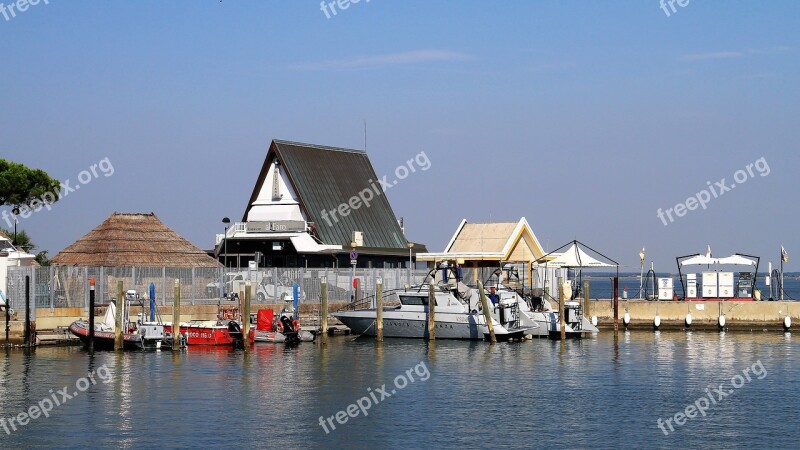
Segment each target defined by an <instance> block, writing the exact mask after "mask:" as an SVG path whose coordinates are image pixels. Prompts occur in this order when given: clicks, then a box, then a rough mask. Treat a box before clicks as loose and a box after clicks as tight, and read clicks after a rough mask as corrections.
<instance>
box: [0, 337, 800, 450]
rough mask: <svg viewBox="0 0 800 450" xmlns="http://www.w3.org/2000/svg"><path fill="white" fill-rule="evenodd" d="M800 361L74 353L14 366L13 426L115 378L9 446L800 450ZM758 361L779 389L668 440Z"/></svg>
mask: <svg viewBox="0 0 800 450" xmlns="http://www.w3.org/2000/svg"><path fill="white" fill-rule="evenodd" d="M796 345H797V343H796V342H794V341H793V340H792V337H791V333H761V332H758V333H737V332H725V333H709V332H698V331H694V332H691V331H690V332H683V331H657V332H649V331H641V332H637V331H632V332H625V333H624V335H622V336H620V335H619V333H617V334H615V333H613V331H610V332H601V333H599V334H596V335H591V336H587V337H586V339H583V340H567V341H563V342H555V341H550V340H546V339H542V340H533V341H525V342H515V343H499V344H497V345H493V346H492V345H488V344H487V343H484V342H454V341H445V340H440V341H434V342H430V343H428V342H425V341H421V340H397V339H388V340H386V341H385V342H384V343H383V344H376V343H375V341H374V340H371V339H358V340H351V339H349V338H340V337H332V338H330V340H329V343H328V345H325V346H323V345H320V344H307V343H303V344H301V345H299V346H297V347H295V348H287V347H286V346H285V345H273V344H263V345H262V344H259V345H256V346H255V347H253V348H252V351H251V352H248V353H249V354H245V353H244V352H241V351H238V352H237V351H231V350H230V349H227V348H219V349H213V348H190V349H188V351H186V352H158V353H124V354H123V353H107V352H98V353H96V354H95V356H94V357H91V356H89V355H88V354H87V353H85V352H81V351H77V350H75V349H64V348H41V349H39V350H38V351H37V353H36V354H29V355H25V354H24V352H22V351H12V352H7V353H5V354H3V356H2V357H3V359H4V361H2V362H0V396H1V397H0V398H2V399H3V402H2V403H1V404H0V413H2V414H0V417H10V416H11V415H12V414H16V413H18V412H19V411H22V410H23V409H22V408H25V407H27V406H28V405H30V404H31V403H32V402H34V401H35V400H38V399H41V398H42V397H44V396H45V395H47V391H48V389H58V388H61V387H62V386H65V385H70V384H71V385H72V386H74V383H75V380H77V379H78V378H79V377H83V376H86V374H87V373H88V372H91V371H95V372H96V371H97V369H98V368H99V367H101V366H103V365H107V366H108V367H109V368H111V369H112V373H113V374H114V378H113V380H112V382H111V383H109V384H103V383H101V382H98V384H97V385H95V386H92V387H91V388H90V389H89V390H88V391H87V392H86V393H85V394H81V396H79V397H78V398H76V399H75V400H73V401H71V402H70V403H69V404H66V405H64V406H63V407H61V408H60V409H59V410H58V411H56V412H54V413H53V415H52V416H51V417H50V418H49V419H45V420H38V421H36V422H32V423H31V424H30V425H28V426H27V427H25V428H23V429H21V430H20V431H19V432H18V433H17V434H14V435H13V436H9V437H8V439H9V440H5V441H3V442H2V443H0V445H2V447H3V448H17V447H23V446H28V447H30V446H31V443H37V444H36V445H39V444H38V443H41V446H42V447H48V448H52V447H74V446H81V445H82V444H83V446H89V447H103V448H109V447H131V448H132V447H141V448H172V447H185V446H188V445H200V446H205V447H209V448H219V447H225V446H230V445H231V443H234V442H235V443H236V445H242V446H248V447H255V448H260V447H263V446H269V445H271V444H273V443H274V444H275V445H280V446H283V447H286V448H308V447H350V448H375V447H380V448H383V447H387V448H429V447H441V448H453V447H472V446H474V445H475V422H474V420H466V419H465V418H477V417H484V418H491V420H493V421H497V420H500V419H502V426H499V425H498V426H497V427H493V428H492V429H497V430H507V432H505V434H504V435H503V436H501V437H504V439H506V440H505V441H503V442H511V443H510V444H508V445H510V446H512V447H516V446H517V445H516V444H514V443H525V444H527V445H522V444H520V445H519V446H531V445H533V444H532V443H534V442H535V443H536V446H544V447H546V446H551V447H577V448H585V447H589V446H597V443H598V442H602V443H607V444H608V445H613V446H616V447H663V446H667V445H669V446H676V447H691V448H694V447H698V446H700V445H701V443H700V441H699V440H697V439H695V438H694V437H693V436H703V439H704V441H702V445H703V446H708V447H725V446H729V445H730V443H731V442H732V441H731V440H730V439H736V441H735V442H736V445H739V446H749V445H753V446H756V445H759V443H760V442H762V441H760V440H759V436H760V434H759V433H761V435H763V433H766V432H769V435H770V436H775V438H770V439H773V440H770V446H775V447H790V446H791V445H792V442H790V438H792V437H794V438H796V436H797V434H796V431H795V430H794V425H792V423H794V422H796V421H798V420H800V413H798V411H797V409H796V408H794V407H792V406H791V405H794V404H796V402H797V400H798V396H799V394H798V393H797V390H794V389H787V386H792V385H793V384H792V383H794V382H795V381H796V380H797V378H798V377H800V365H798V364H797V357H796V356H795V353H796V352H794V350H795V347H796ZM757 360H760V361H762V362H763V364H764V367H765V368H766V370H767V371H768V372H769V376H768V377H766V378H765V379H764V380H760V381H758V382H757V383H756V382H753V383H750V384H748V385H747V386H746V388H743V389H742V390H741V391H740V392H737V394H736V395H735V396H733V397H731V398H730V399H728V400H726V401H725V403H723V404H721V405H720V406H719V407H718V408H717V409H716V410H715V411H714V412H713V415H709V417H707V418H704V419H703V420H702V421H700V420H697V421H695V422H693V423H689V424H687V425H686V426H684V427H683V428H682V429H681V430H680V431H679V432H676V433H675V434H674V435H672V436H670V438H669V439H670V440H669V441H668V442H667V441H663V440H662V439H663V434H661V433H660V431H659V430H658V428H657V427H656V425H655V420H656V418H658V417H668V416H669V415H672V414H674V413H675V412H676V411H680V410H681V409H683V408H685V406H686V405H687V404H688V403H689V402H692V401H694V400H695V399H696V398H698V397H700V396H701V395H703V394H704V389H705V388H706V387H707V386H708V385H714V383H719V382H720V381H721V380H724V379H726V378H727V379H730V377H731V376H732V375H734V374H736V373H741V370H742V369H744V368H746V367H750V366H751V365H752V364H753V363H754V362H755V361H757ZM420 362H424V363H425V365H426V367H427V368H428V369H429V370H430V374H431V376H430V379H429V380H427V381H424V382H422V381H417V382H415V383H410V384H409V385H408V386H407V387H406V388H405V389H403V390H402V391H398V392H397V393H396V395H392V396H391V397H390V398H387V399H385V400H383V401H382V402H380V404H378V405H375V406H373V407H372V408H371V409H370V411H369V415H368V416H366V417H364V416H358V417H356V418H352V417H351V418H350V419H348V421H347V422H346V424H344V425H341V424H340V425H338V429H337V430H336V432H333V433H330V434H325V432H324V431H323V430H322V428H321V427H320V426H319V425H318V422H319V418H320V417H321V416H323V417H330V416H331V415H335V414H336V413H337V412H338V411H342V410H345V409H346V408H347V407H348V405H350V404H353V403H354V402H356V401H357V400H358V399H359V398H362V397H363V396H364V395H365V393H366V392H368V389H373V390H374V389H375V388H377V387H380V386H382V385H383V384H387V386H391V383H393V382H394V380H395V379H396V377H397V376H399V375H402V374H404V373H407V371H408V370H409V369H413V368H414V367H415V366H416V365H418V364H419V363H420ZM26 389H27V390H28V391H27V392H26ZM776 405H778V406H776ZM782 405H785V406H782ZM565 408H567V409H565ZM764 411H770V413H769V414H765V413H764ZM773 413H775V414H780V417H781V420H774V417H773V416H774V414H773ZM412 418H413V420H411V419H412ZM609 418H613V423H614V426H613V427H611V426H609V425H608V424H609ZM487 420H488V419H487ZM498 423H499V422H498ZM743 423H746V424H747V427H746V428H745V429H743V427H742V424H743ZM532 424H546V426H532ZM564 430H569V433H566V434H565V433H564ZM748 430H762V431H763V432H759V433H752V432H749V431H748ZM3 437H5V436H0V438H3ZM491 437H492V438H493V439H494V438H495V437H496V436H494V435H492V436H491ZM762 437H763V436H762ZM508 439H511V441H509V440H508ZM33 446H34V447H35V445H33ZM601 446H602V445H601Z"/></svg>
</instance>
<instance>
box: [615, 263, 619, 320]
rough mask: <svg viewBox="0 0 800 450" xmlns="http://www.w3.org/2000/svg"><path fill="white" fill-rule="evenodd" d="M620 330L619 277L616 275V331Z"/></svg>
mask: <svg viewBox="0 0 800 450" xmlns="http://www.w3.org/2000/svg"><path fill="white" fill-rule="evenodd" d="M617 330H619V277H614V332H615V333H616V332H617Z"/></svg>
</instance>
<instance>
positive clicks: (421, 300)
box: [400, 295, 428, 306]
mask: <svg viewBox="0 0 800 450" xmlns="http://www.w3.org/2000/svg"><path fill="white" fill-rule="evenodd" d="M400 303H402V304H404V305H406V306H427V305H428V297H420V296H416V295H401V296H400Z"/></svg>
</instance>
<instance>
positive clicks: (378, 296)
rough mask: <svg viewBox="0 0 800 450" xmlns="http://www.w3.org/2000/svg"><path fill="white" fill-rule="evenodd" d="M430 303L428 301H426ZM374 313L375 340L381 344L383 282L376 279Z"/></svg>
mask: <svg viewBox="0 0 800 450" xmlns="http://www.w3.org/2000/svg"><path fill="white" fill-rule="evenodd" d="M428 303H430V301H428ZM375 308H376V309H375V311H376V320H377V323H376V324H375V326H376V328H377V335H376V338H377V340H378V342H383V280H381V279H380V278H378V283H377V284H376V285H375Z"/></svg>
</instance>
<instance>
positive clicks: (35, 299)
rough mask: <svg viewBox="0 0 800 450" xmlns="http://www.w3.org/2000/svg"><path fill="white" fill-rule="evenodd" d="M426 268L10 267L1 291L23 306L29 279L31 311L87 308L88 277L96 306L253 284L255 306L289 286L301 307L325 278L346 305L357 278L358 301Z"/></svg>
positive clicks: (203, 300)
mask: <svg viewBox="0 0 800 450" xmlns="http://www.w3.org/2000/svg"><path fill="white" fill-rule="evenodd" d="M427 274H428V270H427V269H423V270H409V269H403V268H395V269H356V270H355V271H353V269H352V268H337V269H333V268H327V269H305V268H278V267H275V268H267V269H260V270H257V271H230V270H227V271H226V270H225V269H222V268H218V269H217V268H210V269H209V268H172V267H123V268H110V267H55V266H53V267H10V268H9V270H8V281H7V284H8V285H7V286H6V289H5V292H7V293H8V299H9V303H10V305H11V307H12V308H14V309H16V310H17V311H22V310H23V309H24V308H25V279H26V277H29V278H30V295H31V308H32V309H33V311H34V313H35V308H50V310H51V311H54V310H55V309H56V308H83V309H84V311H86V312H88V310H89V279H90V278H93V279H94V280H95V285H96V286H95V292H96V302H97V304H98V305H102V304H107V303H108V302H109V301H110V300H112V299H115V298H116V297H117V283H118V282H120V281H121V282H122V286H123V290H124V291H125V292H127V291H129V290H134V291H136V292H137V294H138V295H139V296H140V297H141V298H145V297H147V298H149V292H150V285H151V284H153V285H154V286H155V298H156V303H157V304H158V305H161V306H165V305H171V304H172V303H173V302H174V286H175V280H176V279H178V280H180V284H181V304H184V305H210V304H214V305H216V304H217V303H218V302H219V301H220V298H222V296H223V295H225V294H228V293H233V292H239V291H240V289H242V288H243V285H244V283H245V282H246V281H248V280H250V281H251V282H252V284H253V291H254V299H253V301H254V303H277V302H279V301H281V300H282V299H284V298H292V295H293V290H294V289H295V288H294V285H295V284H297V289H298V290H299V294H300V301H301V303H313V304H318V303H319V301H320V292H321V286H322V277H326V278H327V283H328V299H329V301H330V302H349V301H351V299H352V298H353V296H354V295H355V290H354V289H353V287H352V286H353V279H354V278H358V280H359V281H358V285H359V293H360V297H362V298H363V297H369V296H372V295H374V294H375V285H376V282H377V279H378V278H381V279H382V280H383V286H384V287H383V289H384V291H391V290H396V289H402V288H403V287H404V286H405V285H413V284H418V283H421V282H422V281H424V280H425V277H426V275H427Z"/></svg>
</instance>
